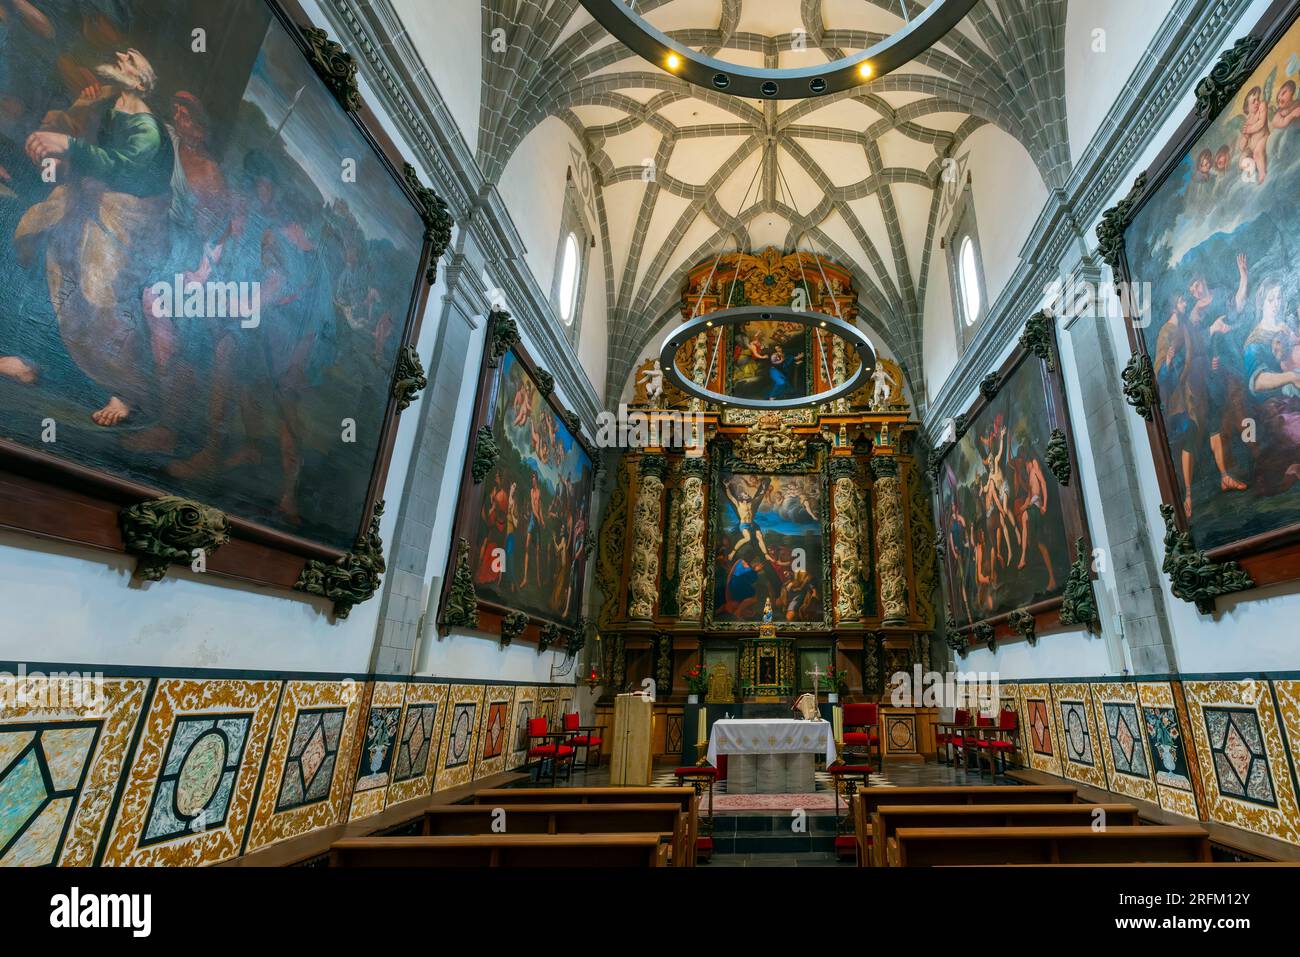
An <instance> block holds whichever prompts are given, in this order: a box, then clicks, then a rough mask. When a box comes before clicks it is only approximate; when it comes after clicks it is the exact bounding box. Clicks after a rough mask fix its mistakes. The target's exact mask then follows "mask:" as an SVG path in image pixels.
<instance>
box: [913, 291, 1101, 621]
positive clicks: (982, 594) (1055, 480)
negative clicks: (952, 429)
mask: <svg viewBox="0 0 1300 957" xmlns="http://www.w3.org/2000/svg"><path fill="white" fill-rule="evenodd" d="M1035 322H1036V323H1038V327H1037V331H1038V335H1039V339H1038V346H1037V348H1038V352H1037V353H1036V352H1035V351H1034V350H1032V349H1030V348H1028V347H1027V346H1026V345H1022V346H1021V347H1020V348H1019V349H1017V350H1016V351H1015V352H1014V353H1013V354H1012V355H1011V356H1010V357H1009V358H1008V360H1007V362H1006V363H1005V364H1004V365H1003V366H1002V368H1001V369H1000V370H998V371H997V372H994V373H993V374H991V375H990V376H989V377H988V378H987V379H985V381H984V383H983V384H982V385H981V395H980V397H979V398H978V399H977V400H976V401H975V404H974V405H973V406H972V407H971V408H970V409H969V410H968V411H967V412H966V414H965V415H964V416H960V417H958V421H959V423H961V425H960V427H959V428H960V431H959V433H958V436H957V438H956V441H955V442H953V443H952V444H950V445H949V446H947V447H946V448H944V449H942V450H940V451H939V453H938V456H939V457H938V460H937V463H936V468H937V472H936V475H935V484H936V492H937V495H938V508H939V521H938V527H939V539H940V541H939V545H940V551H941V561H942V567H943V569H944V576H943V578H944V597H945V600H946V602H947V607H948V621H949V623H950V625H951V630H952V631H953V632H955V633H956V634H958V635H961V636H963V637H964V638H966V639H967V640H970V639H975V640H977V641H982V642H987V641H989V640H991V639H992V638H994V637H995V636H996V635H997V634H998V633H999V631H1000V632H1001V633H1002V634H1004V635H1011V634H1013V633H1019V634H1022V635H1024V636H1025V637H1027V638H1031V639H1036V635H1037V632H1038V631H1040V630H1042V629H1044V628H1047V627H1052V626H1054V625H1056V624H1059V623H1061V621H1062V620H1063V619H1064V620H1065V622H1066V623H1067V624H1071V623H1076V622H1074V621H1073V620H1072V619H1073V614H1072V613H1067V614H1065V615H1062V613H1061V612H1062V604H1063V601H1064V599H1065V596H1066V592H1067V584H1070V583H1071V582H1072V578H1073V579H1077V578H1079V572H1078V571H1077V570H1076V569H1078V568H1081V569H1082V574H1083V582H1082V583H1076V584H1074V589H1075V590H1076V591H1079V590H1080V589H1082V590H1083V591H1086V594H1087V596H1088V597H1089V598H1090V597H1091V590H1090V586H1089V584H1088V581H1089V578H1090V568H1091V554H1090V550H1089V547H1088V544H1087V542H1088V533H1087V526H1086V523H1085V521H1084V514H1083V501H1082V496H1081V494H1080V492H1079V486H1078V482H1077V481H1071V479H1072V478H1073V467H1072V462H1073V460H1074V455H1073V448H1072V445H1071V443H1070V441H1069V437H1068V433H1069V428H1070V426H1069V415H1068V411H1067V409H1066V406H1065V394H1064V389H1063V387H1062V383H1061V378H1060V373H1059V371H1058V369H1057V363H1056V359H1055V332H1054V328H1053V326H1052V324H1051V323H1050V320H1047V319H1046V317H1044V316H1040V317H1036V320H1035ZM1086 618H1087V622H1086V623H1091V621H1092V615H1091V614H1088V615H1087V616H1086ZM1078 623H1085V622H1078Z"/></svg>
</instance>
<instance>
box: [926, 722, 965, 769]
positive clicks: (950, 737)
mask: <svg viewBox="0 0 1300 957" xmlns="http://www.w3.org/2000/svg"><path fill="white" fill-rule="evenodd" d="M968 724H970V712H969V711H968V710H966V709H965V708H957V709H956V710H955V711H954V712H953V716H952V720H951V721H938V722H936V723H935V727H936V728H946V729H947V730H946V731H939V732H937V733H936V734H935V736H934V756H935V759H936V760H937V761H938V762H939V763H940V764H951V763H952V750H951V746H952V745H953V743H954V739H955V740H956V742H957V746H958V747H960V745H961V734H960V731H959V730H958V729H961V728H965V727H966V726H967V725H968Z"/></svg>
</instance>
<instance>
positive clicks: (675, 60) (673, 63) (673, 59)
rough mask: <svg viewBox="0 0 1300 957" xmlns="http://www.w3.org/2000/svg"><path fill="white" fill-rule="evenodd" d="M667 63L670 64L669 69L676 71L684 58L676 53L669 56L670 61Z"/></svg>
mask: <svg viewBox="0 0 1300 957" xmlns="http://www.w3.org/2000/svg"><path fill="white" fill-rule="evenodd" d="M666 62H667V64H668V69H670V70H676V69H677V68H678V67H680V66H681V65H682V58H681V57H679V56H678V55H677V54H676V53H670V54H668V59H667V61H666Z"/></svg>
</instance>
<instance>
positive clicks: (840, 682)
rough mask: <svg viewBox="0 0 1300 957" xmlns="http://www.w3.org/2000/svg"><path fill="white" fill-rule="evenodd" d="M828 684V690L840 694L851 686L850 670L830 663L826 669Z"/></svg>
mask: <svg viewBox="0 0 1300 957" xmlns="http://www.w3.org/2000/svg"><path fill="white" fill-rule="evenodd" d="M826 685H827V690H829V691H832V692H835V693H836V694H838V693H839V692H841V691H843V690H844V689H845V688H847V687H848V686H849V675H848V672H847V671H845V670H844V669H843V668H836V667H835V666H834V665H830V666H829V667H828V668H827V669H826Z"/></svg>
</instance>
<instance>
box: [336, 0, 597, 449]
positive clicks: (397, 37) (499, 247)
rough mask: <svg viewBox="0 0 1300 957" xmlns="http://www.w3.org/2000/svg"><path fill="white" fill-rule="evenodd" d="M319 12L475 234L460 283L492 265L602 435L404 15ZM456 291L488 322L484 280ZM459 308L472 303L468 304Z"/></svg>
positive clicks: (573, 402) (563, 383)
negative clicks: (477, 264) (478, 266)
mask: <svg viewBox="0 0 1300 957" xmlns="http://www.w3.org/2000/svg"><path fill="white" fill-rule="evenodd" d="M321 7H322V10H323V11H324V14H325V18H326V19H327V20H328V22H329V26H330V27H331V28H332V29H333V31H334V33H335V34H336V35H337V36H338V38H339V40H340V42H341V43H342V45H343V47H344V49H346V50H347V51H348V52H349V53H351V54H352V55H353V56H354V57H355V58H356V60H357V63H358V66H359V71H358V73H359V76H360V78H361V81H362V82H363V84H364V91H363V92H364V93H365V94H366V95H367V96H370V97H372V98H373V99H372V100H371V102H373V103H375V104H376V105H377V106H379V107H380V108H382V110H383V111H384V112H385V113H386V114H387V115H388V117H389V118H390V120H391V122H392V123H393V124H394V125H395V126H396V128H397V130H398V132H399V135H400V136H401V138H402V139H403V140H404V141H405V143H406V145H407V147H408V148H410V149H413V150H416V151H417V152H418V157H417V160H418V162H417V164H416V165H417V166H422V167H423V171H424V172H425V173H426V175H427V176H428V177H429V180H430V183H431V186H432V188H433V189H434V190H435V191H436V192H437V193H438V195H439V196H441V197H442V198H443V200H444V201H445V202H446V203H447V206H448V208H449V210H450V211H451V213H452V215H453V217H454V218H455V220H456V225H457V227H458V231H464V232H465V233H466V234H467V235H466V236H465V237H464V238H463V240H462V237H460V236H459V235H458V236H457V243H456V248H457V256H456V259H457V262H458V264H460V265H461V266H462V267H463V268H464V275H463V276H462V279H464V278H467V277H468V275H469V274H470V273H471V272H472V271H473V270H472V269H470V268H469V263H472V262H474V261H475V260H476V259H478V258H481V259H483V260H484V261H485V263H486V268H487V270H488V272H489V275H490V276H491V277H492V279H493V280H494V281H495V282H496V283H497V284H498V285H499V286H500V287H501V289H502V291H503V292H504V293H505V297H506V299H507V303H508V305H509V307H510V309H511V313H512V315H513V316H514V317H515V320H516V321H517V322H518V323H519V325H520V328H521V330H522V331H523V332H524V334H525V335H526V337H527V339H528V341H529V345H530V347H531V348H532V349H533V350H534V354H535V355H536V357H537V359H538V361H539V363H540V364H541V365H542V366H544V367H545V368H547V369H549V370H550V371H551V372H553V373H554V375H555V377H556V384H557V385H558V386H559V388H560V390H561V391H562V392H563V394H564V398H565V400H566V404H567V405H568V406H569V407H570V408H571V409H573V411H575V412H577V413H578V415H579V416H580V417H581V418H582V421H583V423H584V424H585V425H586V426H587V428H588V430H589V431H590V432H591V433H592V434H595V431H596V414H597V413H598V412H599V411H600V408H601V405H600V402H599V399H598V397H597V394H596V389H595V387H593V386H592V384H591V382H590V381H589V380H588V379H587V375H586V373H585V372H584V371H583V369H582V365H581V363H580V362H579V360H578V356H577V353H576V352H575V351H574V349H573V346H572V345H571V344H570V343H569V341H568V338H567V337H566V336H565V335H564V334H563V332H562V331H561V328H560V322H559V320H558V319H557V318H556V317H555V315H554V313H553V310H552V308H551V304H550V301H549V299H548V297H547V295H546V293H544V292H543V291H542V289H541V287H540V286H539V285H538V284H537V280H536V279H535V278H534V277H533V274H532V272H531V270H529V268H528V264H527V261H526V259H525V254H526V249H525V248H524V244H523V240H522V239H521V237H520V235H519V231H518V230H517V229H516V228H515V225H514V221H513V220H512V219H511V217H510V213H509V212H508V211H507V209H506V208H505V204H504V202H503V201H502V199H501V196H500V194H499V193H498V192H497V189H496V187H495V185H494V184H492V183H489V182H487V181H486V180H485V179H484V177H483V173H482V171H481V170H480V169H479V167H478V163H477V162H476V161H475V159H474V154H473V152H472V151H471V150H470V147H469V145H468V144H467V143H466V142H465V139H464V137H463V136H462V135H461V133H460V128H459V127H458V126H457V124H456V120H455V118H454V117H453V116H452V114H451V111H450V110H449V109H448V108H447V105H446V103H445V102H444V101H443V99H442V95H441V94H440V93H439V92H438V89H437V87H436V86H434V84H433V81H432V79H430V77H429V73H428V71H427V69H425V67H424V65H423V64H422V63H421V61H420V56H419V54H418V52H417V51H416V49H415V47H414V45H413V44H412V43H411V41H410V38H409V36H408V35H407V32H406V28H405V25H404V24H403V23H402V21H401V18H400V17H399V16H398V15H397V13H396V11H395V10H394V9H393V7H392V4H391V3H390V2H389V0H323V2H322V4H321ZM376 37H379V38H383V42H382V43H380V42H377V41H376V39H375V38H376ZM471 246H472V247H474V248H473V249H471V248H469V247H471ZM476 252H477V253H478V255H477V256H476V255H475V253H476ZM449 288H450V287H449ZM456 289H457V291H456V292H455V293H454V295H456V296H458V297H461V296H465V295H471V296H472V295H475V294H477V296H478V297H479V299H480V301H479V303H478V305H477V307H476V308H474V307H471V308H469V309H467V310H466V311H467V313H468V314H479V315H486V313H487V311H488V310H489V308H490V307H491V306H492V303H490V302H488V299H487V295H486V293H487V290H486V288H485V287H484V286H483V284H482V283H478V282H474V283H471V284H469V286H468V287H466V286H465V285H464V283H463V282H462V283H458V284H457V287H456ZM457 304H458V305H459V306H461V307H462V308H465V306H466V305H468V303H465V302H464V300H463V299H461V298H458V299H457Z"/></svg>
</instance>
